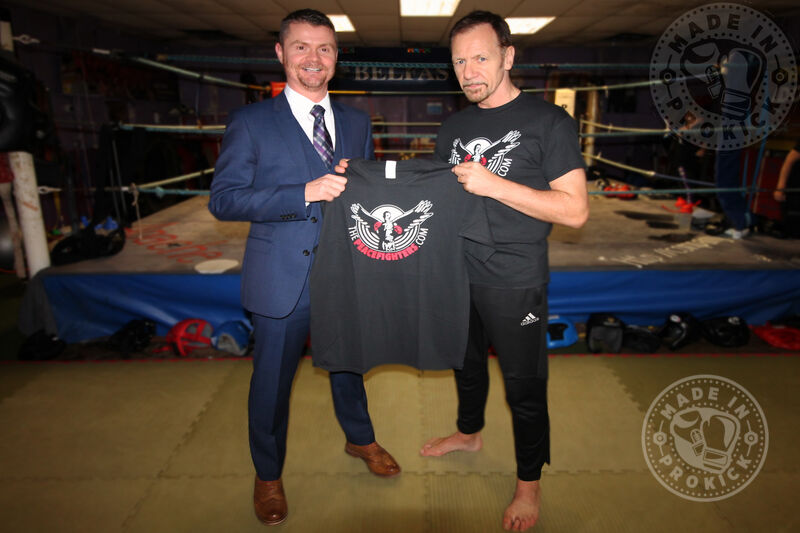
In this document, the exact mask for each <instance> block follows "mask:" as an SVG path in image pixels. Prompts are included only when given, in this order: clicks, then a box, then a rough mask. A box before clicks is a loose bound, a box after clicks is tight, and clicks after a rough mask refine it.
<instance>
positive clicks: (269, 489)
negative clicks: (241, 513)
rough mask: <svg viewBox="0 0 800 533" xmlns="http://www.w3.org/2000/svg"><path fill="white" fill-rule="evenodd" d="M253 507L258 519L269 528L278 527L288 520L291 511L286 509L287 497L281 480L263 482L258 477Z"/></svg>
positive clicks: (254, 490)
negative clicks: (287, 516)
mask: <svg viewBox="0 0 800 533" xmlns="http://www.w3.org/2000/svg"><path fill="white" fill-rule="evenodd" d="M253 507H255V510H256V516H257V517H258V519H259V520H260V521H261V522H262V523H263V524H266V525H268V526H276V525H278V524H280V523H281V522H283V521H284V520H286V515H287V514H289V510H288V508H287V507H286V495H285V494H284V493H283V484H282V483H281V480H280V479H278V480H275V481H261V480H260V479H258V476H256V486H255V489H253Z"/></svg>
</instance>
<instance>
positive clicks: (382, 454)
mask: <svg viewBox="0 0 800 533" xmlns="http://www.w3.org/2000/svg"><path fill="white" fill-rule="evenodd" d="M344 451H345V452H347V454H348V455H352V456H353V457H358V458H359V459H363V460H364V462H365V463H366V464H367V468H369V471H370V472H372V473H373V474H375V475H376V476H380V477H394V476H396V475H397V474H399V473H400V465H398V464H397V461H395V460H394V457H392V456H391V455H390V454H389V452H387V451H386V450H384V449H383V448H382V447H381V445H380V444H378V443H377V442H373V443H372V444H367V445H366V446H356V445H355V444H351V443H349V442H348V443H347V444H346V445H345V447H344ZM253 507H254V509H255V512H256V517H258V519H259V520H260V521H261V523H262V524H265V525H268V526H277V525H278V524H281V523H283V521H284V520H286V516H287V515H288V514H289V509H288V506H287V505H286V494H285V493H284V492H283V483H282V482H281V480H280V479H276V480H275V481H261V480H260V479H259V478H258V476H256V482H255V487H254V488H253Z"/></svg>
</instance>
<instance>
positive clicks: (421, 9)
mask: <svg viewBox="0 0 800 533" xmlns="http://www.w3.org/2000/svg"><path fill="white" fill-rule="evenodd" d="M460 1H461V0H400V16H403V17H452V16H453V13H455V12H456V7H458V3H459V2H460Z"/></svg>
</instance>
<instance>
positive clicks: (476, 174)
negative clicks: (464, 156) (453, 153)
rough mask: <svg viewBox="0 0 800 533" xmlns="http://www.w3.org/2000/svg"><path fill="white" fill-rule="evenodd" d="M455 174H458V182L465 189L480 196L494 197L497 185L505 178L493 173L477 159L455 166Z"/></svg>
mask: <svg viewBox="0 0 800 533" xmlns="http://www.w3.org/2000/svg"><path fill="white" fill-rule="evenodd" d="M453 174H455V175H456V176H458V182H459V183H460V184H461V185H462V186H463V187H464V190H465V191H467V192H469V193H472V194H477V195H478V196H488V197H490V198H491V197H493V195H494V194H495V193H496V192H497V186H498V185H499V184H500V180H502V179H503V178H500V177H498V176H497V175H495V174H492V173H491V172H489V171H488V170H486V167H484V166H483V165H481V164H480V163H477V162H475V161H469V162H467V163H461V164H460V165H456V166H454V167H453Z"/></svg>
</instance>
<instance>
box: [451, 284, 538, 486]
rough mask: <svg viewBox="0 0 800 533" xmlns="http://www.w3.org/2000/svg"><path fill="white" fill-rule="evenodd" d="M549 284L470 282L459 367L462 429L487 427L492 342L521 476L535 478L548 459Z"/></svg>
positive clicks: (458, 387)
mask: <svg viewBox="0 0 800 533" xmlns="http://www.w3.org/2000/svg"><path fill="white" fill-rule="evenodd" d="M547 319H548V313H547V286H546V285H543V286H541V287H534V288H527V289H505V288H494V287H483V286H477V285H472V286H470V323H469V341H468V343H467V354H466V357H465V359H464V367H463V368H462V369H461V370H456V371H455V377H456V389H457V391H458V420H457V422H456V424H457V426H458V430H459V431H461V432H462V433H466V434H471V433H477V432H478V431H480V430H481V429H482V428H483V426H484V411H485V408H486V399H487V397H488V394H489V371H488V355H489V346H490V345H491V346H493V347H494V351H495V353H496V354H497V360H498V362H499V363H500V369H501V371H502V373H503V381H504V383H505V389H506V401H507V402H508V405H509V407H510V408H511V417H512V423H513V428H514V450H515V453H516V459H517V477H518V478H519V479H521V480H522V481H535V480H537V479H539V478H540V477H541V475H542V467H543V466H544V463H549V462H550V421H549V417H548V412H547Z"/></svg>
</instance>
